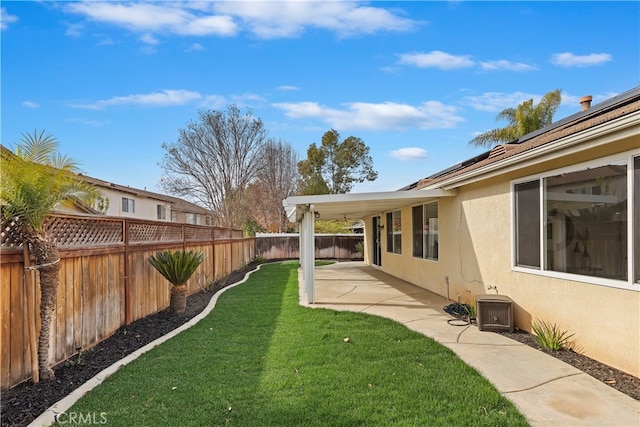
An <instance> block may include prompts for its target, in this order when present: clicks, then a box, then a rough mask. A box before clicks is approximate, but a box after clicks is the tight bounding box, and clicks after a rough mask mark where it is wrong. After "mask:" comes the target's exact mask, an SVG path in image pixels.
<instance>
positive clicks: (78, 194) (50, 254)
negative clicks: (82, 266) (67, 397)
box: [0, 131, 97, 381]
mask: <svg viewBox="0 0 640 427" xmlns="http://www.w3.org/2000/svg"><path fill="white" fill-rule="evenodd" d="M57 149H58V143H57V142H56V140H55V138H54V137H53V136H52V135H51V134H45V132H44V131H42V132H40V133H39V134H38V133H37V132H36V131H34V132H33V134H23V135H22V139H21V141H20V143H19V144H18V146H17V147H16V149H15V151H14V152H11V151H9V150H3V152H2V167H0V178H1V180H0V182H1V186H0V203H1V204H2V210H3V215H4V216H5V218H6V219H13V220H15V221H16V222H17V224H18V230H17V231H18V235H19V236H20V239H21V240H22V244H23V245H27V247H28V248H29V251H30V252H31V253H32V254H33V255H34V257H35V265H34V267H35V269H36V270H37V271H38V273H39V275H40V293H41V300H40V336H39V338H38V370H39V377H40V378H42V379H51V378H53V377H54V372H53V369H51V366H50V357H49V348H50V342H51V322H52V320H53V314H54V312H55V308H56V293H57V289H58V285H59V282H60V276H59V271H60V255H59V252H58V248H57V246H56V244H55V242H54V241H52V240H51V238H50V236H49V234H48V233H47V230H46V229H45V227H44V225H45V219H46V217H47V215H48V214H49V213H50V212H51V211H52V210H53V209H54V208H55V207H56V206H57V205H59V204H65V203H73V202H77V201H82V202H85V203H87V204H91V203H92V202H93V199H94V198H95V197H97V191H96V190H95V189H94V188H93V187H91V186H89V185H88V184H86V183H83V182H81V181H80V180H79V179H78V176H77V174H76V173H77V172H78V169H77V166H76V163H75V162H74V161H73V160H72V159H70V158H68V157H66V156H62V155H60V154H59V153H58V152H57ZM34 381H35V379H34Z"/></svg>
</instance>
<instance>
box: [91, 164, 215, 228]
mask: <svg viewBox="0 0 640 427" xmlns="http://www.w3.org/2000/svg"><path fill="white" fill-rule="evenodd" d="M81 178H82V180H83V181H85V182H87V183H89V184H91V185H93V186H94V187H96V188H97V189H98V191H99V192H100V194H101V196H100V198H99V199H98V200H96V201H95V203H94V206H93V208H94V209H96V210H97V211H99V212H100V213H103V214H105V215H110V216H124V217H129V218H138V219H148V220H156V221H171V222H179V223H187V224H196V225H211V212H209V211H208V210H207V209H205V208H203V207H201V206H198V205H196V204H194V203H191V202H188V201H186V200H183V199H180V198H178V197H172V196H166V195H164V194H159V193H154V192H151V191H147V190H140V189H138V188H133V187H129V186H125V185H120V184H115V183H112V182H108V181H103V180H101V179H97V178H92V177H90V176H86V175H82V176H81Z"/></svg>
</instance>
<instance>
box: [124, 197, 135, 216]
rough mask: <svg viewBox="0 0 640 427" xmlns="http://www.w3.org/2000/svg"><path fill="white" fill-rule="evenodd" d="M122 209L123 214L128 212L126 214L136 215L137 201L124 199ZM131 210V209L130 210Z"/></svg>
mask: <svg viewBox="0 0 640 427" xmlns="http://www.w3.org/2000/svg"><path fill="white" fill-rule="evenodd" d="M125 200H126V202H127V203H126V205H127V209H126V210H125V208H124V206H125ZM121 208H122V212H123V213H124V212H126V213H132V214H133V213H136V201H135V199H130V198H128V197H123V198H122V204H121ZM129 208H131V209H129Z"/></svg>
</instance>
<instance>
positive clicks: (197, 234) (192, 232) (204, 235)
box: [184, 226, 211, 240]
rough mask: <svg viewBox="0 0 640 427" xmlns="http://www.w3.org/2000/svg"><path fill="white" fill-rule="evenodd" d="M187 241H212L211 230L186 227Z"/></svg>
mask: <svg viewBox="0 0 640 427" xmlns="http://www.w3.org/2000/svg"><path fill="white" fill-rule="evenodd" d="M184 238H185V240H211V228H209V227H206V228H203V227H189V226H185V227H184Z"/></svg>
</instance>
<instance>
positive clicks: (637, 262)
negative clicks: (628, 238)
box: [632, 157, 640, 284]
mask: <svg viewBox="0 0 640 427" xmlns="http://www.w3.org/2000/svg"><path fill="white" fill-rule="evenodd" d="M632 206H633V236H634V239H633V240H634V241H633V253H634V257H633V265H634V266H635V267H634V271H635V272H634V274H633V281H634V283H636V284H640V157H636V158H634V159H633V203H632Z"/></svg>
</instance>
